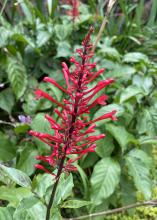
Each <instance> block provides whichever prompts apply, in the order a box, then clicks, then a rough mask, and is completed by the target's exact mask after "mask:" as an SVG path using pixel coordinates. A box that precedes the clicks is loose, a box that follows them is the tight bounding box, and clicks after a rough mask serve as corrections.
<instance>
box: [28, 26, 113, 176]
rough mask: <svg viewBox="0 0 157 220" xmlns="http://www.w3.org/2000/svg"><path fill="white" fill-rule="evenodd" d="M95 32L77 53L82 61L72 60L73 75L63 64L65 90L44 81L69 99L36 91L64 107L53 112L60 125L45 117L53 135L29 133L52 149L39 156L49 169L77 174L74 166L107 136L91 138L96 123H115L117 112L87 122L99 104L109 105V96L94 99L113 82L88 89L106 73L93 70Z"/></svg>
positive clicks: (108, 80)
mask: <svg viewBox="0 0 157 220" xmlns="http://www.w3.org/2000/svg"><path fill="white" fill-rule="evenodd" d="M92 32H93V28H90V30H89V32H88V34H87V36H86V37H85V39H84V40H83V42H82V47H83V48H82V49H78V50H77V53H78V54H79V56H80V60H81V61H76V60H75V58H74V57H72V58H71V59H70V61H71V62H72V63H73V64H74V65H75V70H74V71H73V72H71V71H70V70H69V68H68V66H67V65H66V63H64V62H63V63H62V67H63V76H64V78H65V82H66V86H67V88H66V89H65V88H63V87H62V86H61V85H59V84H58V83H57V82H56V81H55V80H54V79H51V78H49V77H45V78H44V81H45V82H48V83H51V84H53V85H54V86H56V87H57V88H58V89H60V90H61V91H62V92H64V93H65V95H66V96H67V99H65V98H64V99H63V100H62V102H58V101H57V100H56V99H54V98H53V97H52V96H50V95H49V94H47V93H46V92H44V91H42V90H41V89H38V90H37V91H36V92H35V94H36V96H37V98H46V99H48V100H50V101H51V102H53V103H54V104H56V105H57V106H58V107H61V108H62V110H59V109H57V108H55V109H54V112H55V113H56V114H57V115H58V117H59V118H60V123H58V122H56V121H55V119H54V118H52V117H51V116H50V115H48V114H46V115H45V118H46V119H47V120H48V122H49V123H50V126H51V128H52V129H53V130H54V135H52V134H45V133H41V132H36V131H30V132H29V134H31V135H33V136H35V137H36V138H38V139H40V140H41V141H43V142H44V143H46V144H48V145H49V146H50V147H51V149H52V153H51V155H48V156H37V158H36V159H37V160H40V161H43V162H45V163H48V164H49V165H50V167H53V168H56V169H60V168H59V167H61V168H62V169H61V170H60V171H59V172H70V171H76V167H75V166H74V165H73V163H74V162H76V161H77V160H78V159H80V158H81V157H82V156H84V155H85V154H87V153H89V152H94V151H95V147H96V144H95V143H94V142H96V141H97V140H100V139H102V138H104V137H105V135H104V134H99V135H94V134H93V135H89V134H91V133H94V132H95V127H96V125H95V123H96V122H97V121H100V120H104V119H111V120H116V117H115V113H116V111H115V110H113V111H111V112H108V113H105V114H104V115H102V116H100V117H98V118H96V119H93V120H88V117H86V116H87V114H89V113H90V110H91V109H92V108H93V107H95V106H96V105H106V100H107V98H108V97H107V96H106V95H105V94H102V95H100V96H99V97H97V98H95V100H94V96H95V95H96V94H97V93H98V92H99V91H101V90H102V89H104V88H105V87H106V86H108V85H110V84H111V83H113V82H114V80H113V79H111V78H110V79H106V80H102V81H99V82H98V83H97V84H96V85H95V86H94V87H93V88H90V89H89V86H88V85H89V83H90V82H91V81H93V80H94V79H95V78H96V77H98V76H99V75H100V74H102V73H103V71H104V69H101V70H99V71H98V72H96V73H95V74H94V73H93V72H92V69H93V68H94V67H95V66H96V63H89V60H90V58H91V57H92V55H93V54H91V53H90V50H91V47H92V45H91V43H90V36H91V33H92ZM91 99H92V100H91ZM74 154H75V155H77V156H76V158H75V159H71V158H70V157H71V155H74ZM36 167H37V168H38V169H41V170H44V171H45V172H48V173H51V174H53V173H52V172H51V169H49V170H47V169H46V168H44V167H43V166H42V165H37V166H36ZM57 175H58V176H59V174H57Z"/></svg>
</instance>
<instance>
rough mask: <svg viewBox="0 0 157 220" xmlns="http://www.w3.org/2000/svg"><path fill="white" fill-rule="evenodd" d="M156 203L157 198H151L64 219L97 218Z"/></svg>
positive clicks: (81, 219)
mask: <svg viewBox="0 0 157 220" xmlns="http://www.w3.org/2000/svg"><path fill="white" fill-rule="evenodd" d="M154 205H157V199H153V200H149V201H145V202H138V203H135V204H131V205H127V206H123V207H120V208H116V209H112V210H108V211H103V212H97V213H93V214H89V215H83V216H80V217H76V218H64V220H83V219H86V220H87V219H89V218H90V219H91V218H96V217H98V216H105V215H112V214H114V213H119V212H125V211H126V210H128V209H132V208H137V207H140V206H154Z"/></svg>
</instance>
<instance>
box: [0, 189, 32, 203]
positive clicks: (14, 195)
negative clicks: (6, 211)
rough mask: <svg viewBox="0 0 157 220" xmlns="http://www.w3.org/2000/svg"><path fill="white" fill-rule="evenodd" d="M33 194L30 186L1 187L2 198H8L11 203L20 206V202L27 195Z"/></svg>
mask: <svg viewBox="0 0 157 220" xmlns="http://www.w3.org/2000/svg"><path fill="white" fill-rule="evenodd" d="M30 195H31V192H30V190H29V189H28V188H23V187H18V188H15V187H10V188H9V187H6V186H1V187H0V199H2V200H6V201H8V202H10V205H13V206H15V207H16V206H18V205H19V202H20V201H21V200H22V199H23V198H26V197H29V196H30Z"/></svg>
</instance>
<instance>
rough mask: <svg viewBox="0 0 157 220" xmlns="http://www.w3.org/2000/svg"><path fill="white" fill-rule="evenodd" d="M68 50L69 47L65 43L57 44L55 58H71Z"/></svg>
mask: <svg viewBox="0 0 157 220" xmlns="http://www.w3.org/2000/svg"><path fill="white" fill-rule="evenodd" d="M70 49H71V46H70V44H69V43H68V42H67V41H62V42H59V43H58V47H57V55H56V58H59V57H69V56H71V50H70Z"/></svg>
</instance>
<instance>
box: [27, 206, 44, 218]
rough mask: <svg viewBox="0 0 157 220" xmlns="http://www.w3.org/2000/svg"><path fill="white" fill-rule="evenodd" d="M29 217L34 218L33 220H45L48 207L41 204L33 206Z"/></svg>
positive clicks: (29, 210)
mask: <svg viewBox="0 0 157 220" xmlns="http://www.w3.org/2000/svg"><path fill="white" fill-rule="evenodd" d="M28 213H29V216H31V217H32V219H33V220H36V219H38V220H43V219H45V217H46V206H45V205H43V204H42V203H41V202H39V203H37V204H35V205H33V206H32V207H31V208H29V209H28Z"/></svg>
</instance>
